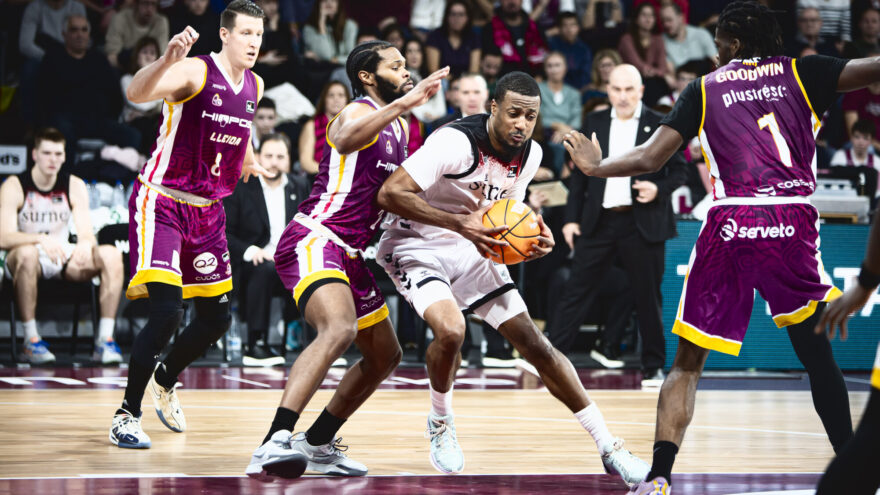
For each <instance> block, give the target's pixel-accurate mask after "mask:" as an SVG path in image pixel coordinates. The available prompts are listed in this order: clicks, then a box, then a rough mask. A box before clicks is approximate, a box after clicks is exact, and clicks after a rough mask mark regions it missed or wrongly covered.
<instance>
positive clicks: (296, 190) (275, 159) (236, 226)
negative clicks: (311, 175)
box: [223, 134, 309, 366]
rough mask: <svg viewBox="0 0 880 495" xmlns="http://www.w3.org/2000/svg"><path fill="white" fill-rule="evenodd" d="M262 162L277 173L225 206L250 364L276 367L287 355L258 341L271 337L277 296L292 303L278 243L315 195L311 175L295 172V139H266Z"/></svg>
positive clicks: (239, 190)
mask: <svg viewBox="0 0 880 495" xmlns="http://www.w3.org/2000/svg"><path fill="white" fill-rule="evenodd" d="M258 160H259V162H260V164H261V165H262V166H263V167H264V168H266V170H268V171H269V172H271V173H273V174H274V176H273V177H272V178H269V179H267V178H264V177H259V180H253V179H252V180H250V181H248V182H243V183H240V184H239V185H238V187H236V188H235V192H234V193H233V194H232V196H229V197H228V198H226V199H224V200H223V206H224V208H225V209H226V238H227V239H228V242H229V254H230V258H231V260H232V271H233V273H232V275H233V280H235V282H234V286H235V288H236V290H237V292H238V299H239V305H238V307H239V308H240V310H241V312H242V315H241V317H242V319H244V320H245V321H246V322H247V327H248V338H247V348H246V349H245V356H244V364H245V365H256V366H272V365H275V364H282V363H284V358H282V357H281V356H275V355H272V353H271V352H269V350H268V349H267V348H260V347H258V346H257V341H258V340H259V339H261V338H262V339H263V342H264V343H266V342H267V341H268V334H267V330H268V328H269V304H270V302H271V300H272V296H273V295H276V294H277V295H282V296H283V295H287V296H288V297H285V298H284V300H285V304H287V303H288V302H289V301H291V298H290V297H289V296H290V294H287V292H286V291H285V289H284V286H283V285H282V284H281V279H280V278H279V277H278V274H277V273H276V272H275V261H274V255H275V247H276V246H277V244H278V240H279V239H280V238H281V233H282V232H283V231H284V227H286V226H287V224H288V223H289V222H290V220H291V219H292V218H293V216H294V215H295V214H296V209H297V207H298V206H299V204H300V202H302V201H303V200H304V199H305V198H307V197H308V196H309V184H308V181H307V179H306V178H305V177H300V176H295V175H291V174H290V173H289V172H290V140H289V139H288V138H287V136H285V135H284V134H270V135H269V136H266V137H265V138H263V141H262V143H261V145H260V152H259V157H258ZM287 309H288V310H292V308H287Z"/></svg>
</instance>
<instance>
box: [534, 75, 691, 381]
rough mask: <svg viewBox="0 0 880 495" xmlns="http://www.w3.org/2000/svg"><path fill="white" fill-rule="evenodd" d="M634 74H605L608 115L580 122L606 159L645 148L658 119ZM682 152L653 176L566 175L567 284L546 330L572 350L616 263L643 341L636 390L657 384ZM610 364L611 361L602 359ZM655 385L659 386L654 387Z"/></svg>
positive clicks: (563, 348)
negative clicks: (629, 293)
mask: <svg viewBox="0 0 880 495" xmlns="http://www.w3.org/2000/svg"><path fill="white" fill-rule="evenodd" d="M643 93H644V86H642V79H641V76H640V75H639V72H638V70H637V69H636V68H635V67H633V66H631V65H619V66H617V67H616V68H615V69H614V71H613V72H612V73H611V76H610V78H609V84H608V97H609V99H610V100H611V106H612V108H610V109H608V110H603V111H599V112H594V113H591V114H589V115H588V116H587V120H586V122H585V125H584V133H585V134H586V135H588V136H589V135H590V134H591V133H595V134H596V137H597V139H598V140H599V143H600V144H601V146H602V150H603V152H604V153H605V156H609V155H610V156H615V155H617V154H621V153H624V152H626V151H629V150H630V149H632V148H634V147H635V146H637V145H640V144H642V143H643V142H645V141H646V140H647V139H648V137H650V136H651V133H652V132H654V129H656V128H657V126H658V125H659V123H660V119H661V117H662V116H661V114H659V113H657V112H654V111H653V110H650V109H648V108H646V107H643V106H642V103H641V99H642V94H643ZM685 166H686V165H685V161H684V158H683V157H682V155H681V153H677V154H676V155H675V156H673V158H672V159H670V161H669V163H667V164H666V166H665V167H663V168H662V169H660V171H659V172H656V173H651V174H645V175H641V176H637V177H632V178H630V177H615V178H611V179H600V178H596V177H587V176H586V175H584V174H583V173H581V172H580V171H579V170H577V169H575V170H574V172H572V177H571V183H570V193H569V196H568V204H567V206H566V214H565V217H566V220H565V221H566V224H565V226H564V227H563V230H562V231H563V236H564V237H565V241H566V243H568V245H569V246H570V247H571V248H572V249H573V250H574V259H573V262H572V268H571V278H570V279H569V281H568V283H567V284H566V287H565V291H564V293H563V295H562V299H561V301H560V302H559V305H558V306H557V310H556V314H555V317H554V318H553V321H554V325H553V328H550V329H549V333H550V339H551V341H552V342H553V345H555V346H556V347H557V348H558V349H559V350H561V351H563V352H566V351H568V350H570V349H571V346H572V344H573V343H574V340H575V337H576V335H577V332H578V328H579V327H580V324H581V322H583V321H584V318H585V317H586V314H587V312H588V311H589V309H590V307H591V306H592V305H593V304H594V302H595V301H596V298H597V295H598V293H599V290H600V284H601V281H602V278H603V276H604V275H605V271H606V270H607V269H608V268H609V266H611V265H612V260H613V259H614V257H615V256H617V257H619V259H620V260H621V262H622V264H623V267H624V269H625V270H626V272H627V275H628V276H629V279H630V283H631V285H632V291H633V294H634V296H635V306H636V312H637V313H638V321H639V333H640V334H641V337H642V372H643V377H644V378H643V385H646V386H649V385H655V384H657V385H659V384H662V381H663V371H662V370H663V365H664V362H665V360H666V352H665V347H664V346H665V344H664V339H663V322H662V315H661V308H660V306H661V303H662V296H661V294H660V282H661V281H662V279H663V269H664V252H665V243H666V240H667V239H669V238H671V237H674V236H675V235H676V231H675V217H674V216H673V213H672V203H671V201H670V194H671V193H672V191H674V190H675V189H676V188H678V187H679V186H681V185H682V184H684V181H685V178H686V168H685ZM608 357H611V358H613V357H614V356H608ZM658 380H659V381H658Z"/></svg>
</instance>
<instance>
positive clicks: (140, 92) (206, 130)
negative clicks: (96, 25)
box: [110, 0, 268, 448]
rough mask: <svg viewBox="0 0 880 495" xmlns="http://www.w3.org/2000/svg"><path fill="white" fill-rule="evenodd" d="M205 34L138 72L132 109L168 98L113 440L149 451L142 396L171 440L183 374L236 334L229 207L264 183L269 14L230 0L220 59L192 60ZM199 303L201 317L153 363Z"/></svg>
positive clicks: (138, 240) (143, 221) (135, 248)
mask: <svg viewBox="0 0 880 495" xmlns="http://www.w3.org/2000/svg"><path fill="white" fill-rule="evenodd" d="M198 36H199V35H198V33H197V32H195V30H193V29H192V28H191V27H189V26H187V28H186V29H184V30H183V32H181V33H179V34H177V35H175V36H174V37H173V38H172V39H171V41H170V42H169V43H168V48H167V49H166V51H165V54H164V55H163V56H162V57H161V58H159V59H158V60H157V61H155V62H154V63H152V64H150V65H148V66H146V67H144V68H143V69H141V70H140V71H138V73H137V74H135V77H134V79H133V80H132V82H131V85H130V86H129V88H128V98H129V100H131V101H134V102H143V101H152V100H155V99H157V98H164V99H165V102H164V104H163V106H162V123H161V124H160V127H159V132H158V137H157V138H156V144H155V145H154V146H153V151H152V153H151V156H150V158H149V160H148V161H147V163H146V165H144V168H143V169H142V170H141V173H140V175H139V176H138V181H137V182H136V183H135V188H134V191H133V192H132V195H131V198H130V199H129V206H128V210H129V215H130V218H129V223H128V225H129V244H130V257H131V271H132V279H131V283H130V284H129V286H128V290H127V292H126V296H128V297H129V298H130V299H136V298H141V297H149V298H150V315H149V320H148V321H147V324H146V325H145V326H144V329H143V330H141V332H140V333H139V334H138V336H137V338H136V339H135V342H134V346H133V347H132V352H131V361H130V364H129V371H128V384H127V386H126V388H125V399H124V400H123V402H122V406H121V407H120V408H119V409H117V410H116V413H115V415H114V417H113V424H112V426H111V428H110V441H111V442H112V443H113V444H114V445H118V446H119V447H125V448H148V447H150V438H149V437H148V436H147V434H146V433H144V431H143V429H142V427H141V416H142V413H141V400H142V399H143V396H144V391H145V389H149V394H150V397H152V399H153V404H154V405H155V408H156V413H157V414H158V415H159V419H160V420H161V421H162V423H163V424H164V425H165V426H166V427H168V428H169V429H171V430H172V431H175V432H182V431H184V430H185V429H186V419H185V418H184V415H183V411H181V409H180V403H179V401H178V398H177V395H176V393H175V391H174V387H175V384H176V383H177V375H178V374H179V373H180V372H181V371H183V369H184V368H185V367H187V366H188V365H189V364H190V363H191V362H193V360H195V359H196V358H197V357H198V356H200V355H201V354H202V353H203V352H204V351H205V349H207V348H208V346H210V345H211V344H212V343H213V342H216V341H217V339H219V338H220V337H221V336H222V335H223V334H224V333H225V332H226V330H227V329H228V328H229V323H230V321H231V316H230V313H229V296H228V295H227V293H228V292H229V291H230V290H231V289H232V280H231V273H232V272H231V269H230V265H229V251H228V250H227V247H226V236H225V230H226V229H225V222H226V216H225V214H224V212H223V204H222V203H221V202H220V200H221V199H222V198H224V197H225V196H228V195H229V194H231V193H232V189H233V188H234V187H235V184H236V182H237V181H238V179H239V177H240V176H241V175H242V173H244V176H245V180H247V178H248V177H249V176H250V175H253V174H256V173H259V174H263V175H267V176H268V172H266V171H265V170H264V169H263V168H262V167H260V166H259V165H258V164H257V163H256V162H255V160H254V153H253V149H252V148H251V144H250V143H251V139H250V133H251V121H252V119H253V115H254V111H255V109H256V105H257V102H258V101H259V99H260V96H261V95H262V88H263V83H262V81H261V80H260V78H259V77H257V76H256V75H255V74H254V73H253V72H251V71H250V68H251V67H253V65H254V62H255V61H256V57H257V53H258V52H259V49H260V44H261V42H262V36H263V11H262V10H261V9H260V8H259V7H257V6H256V5H254V4H253V3H251V2H250V1H247V0H234V1H233V2H232V3H230V4H229V5H228V6H227V8H226V10H225V11H223V14H222V15H221V20H220V39H221V40H222V42H223V49H222V50H221V51H220V53H212V54H210V55H207V56H199V57H193V58H186V55H187V53H188V52H189V50H190V48H191V47H192V45H193V44H194V43H195V42H196V40H198ZM184 298H193V303H194V306H195V318H194V319H193V321H192V322H191V323H190V324H189V325H187V327H186V328H185V329H184V330H183V332H181V334H180V335H179V336H178V337H177V338H176V339H175V342H174V346H173V347H172V349H171V350H170V351H169V353H168V355H167V356H166V357H165V359H164V360H163V361H162V362H161V363H160V364H159V365H158V366H157V365H156V359H157V357H158V355H159V353H161V352H162V350H163V348H164V347H165V345H166V344H167V343H168V340H169V339H170V338H171V335H172V334H173V333H174V331H175V330H176V329H177V327H178V326H179V325H180V321H181V319H182V318H183V307H182V304H183V299H184Z"/></svg>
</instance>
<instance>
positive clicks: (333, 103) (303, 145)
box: [264, 82, 351, 176]
mask: <svg viewBox="0 0 880 495" xmlns="http://www.w3.org/2000/svg"><path fill="white" fill-rule="evenodd" d="M264 99H265V98H264ZM349 101H351V93H349V92H348V88H347V87H346V86H345V85H344V84H342V83H340V82H331V83H328V84H327V85H326V86H324V90H323V91H321V96H320V97H319V98H318V105H317V107H316V108H315V116H314V117H313V118H311V119H309V120H308V122H306V123H305V124H304V125H303V128H302V131H300V134H299V146H298V150H299V152H298V154H299V167H300V169H302V171H303V172H305V173H306V174H308V175H309V176H314V175H315V174H317V173H318V166H319V165H320V164H321V160H322V159H323V158H324V145H325V144H327V124H328V123H329V122H330V119H332V118H333V117H335V116H336V114H338V113H339V112H341V111H342V109H343V108H345V105H347V104H348V102H349Z"/></svg>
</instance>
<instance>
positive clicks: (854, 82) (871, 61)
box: [837, 57, 880, 93]
mask: <svg viewBox="0 0 880 495" xmlns="http://www.w3.org/2000/svg"><path fill="white" fill-rule="evenodd" d="M875 82H880V57H869V58H858V59H854V60H850V61H849V62H847V64H846V66H844V68H843V71H842V72H841V73H840V78H839V79H838V80H837V91H841V92H844V93H846V92H849V91H855V90H857V89H862V88H864V87H865V86H867V85H869V84H872V83H875Z"/></svg>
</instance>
